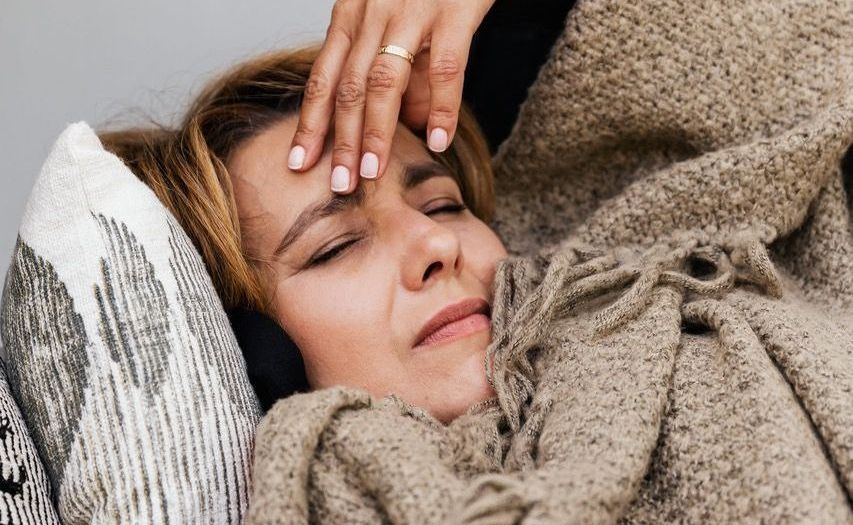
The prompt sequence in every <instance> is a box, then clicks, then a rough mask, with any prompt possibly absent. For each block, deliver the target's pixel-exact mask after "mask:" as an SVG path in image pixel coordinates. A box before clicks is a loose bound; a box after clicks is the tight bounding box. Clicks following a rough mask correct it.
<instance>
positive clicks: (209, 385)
mask: <svg viewBox="0 0 853 525" xmlns="http://www.w3.org/2000/svg"><path fill="white" fill-rule="evenodd" d="M0 316H2V317H0V328H2V337H3V343H4V345H5V347H6V352H7V356H8V357H7V358H8V363H7V371H8V379H9V384H10V387H11V389H12V391H13V393H14V394H15V397H16V399H17V401H18V404H19V405H20V408H21V411H22V412H23V414H24V418H25V420H26V422H27V425H28V426H29V429H30V434H31V435H32V438H33V441H34V443H35V445H36V447H37V448H38V451H39V453H40V455H41V457H42V460H43V461H44V463H45V468H46V470H47V472H48V476H49V478H50V481H51V485H52V487H53V491H54V498H55V502H56V508H57V510H58V512H59V514H60V517H61V518H62V520H63V521H64V522H69V523H81V522H85V523H165V522H170V523H239V522H240V521H241V519H242V516H243V512H244V510H245V508H246V504H247V489H248V483H249V469H250V466H251V453H252V450H251V448H252V441H253V436H254V431H255V427H256V425H257V422H258V420H259V418H260V410H259V406H258V402H257V398H256V397H255V394H254V392H253V390H252V387H251V385H250V383H249V379H248V377H247V374H246V371H245V363H244V361H243V357H242V354H241V352H240V349H239V347H238V346H237V342H236V339H235V337H234V334H233V332H232V330H231V327H230V325H229V323H228V319H227V317H226V315H225V312H224V310H223V308H222V304H221V302H220V300H219V298H218V297H217V296H216V294H215V291H214V289H213V286H212V284H211V281H210V278H209V276H208V274H207V272H206V270H205V268H204V265H203V262H202V260H201V257H200V256H199V254H198V252H197V251H196V250H195V248H194V247H193V245H192V243H191V241H190V240H189V238H188V237H187V236H186V234H185V233H184V232H183V230H182V229H181V227H180V226H179V225H178V223H177V222H176V220H175V219H174V217H173V216H172V215H171V213H170V212H169V211H168V210H167V209H166V208H165V207H164V206H163V205H162V204H161V203H160V201H159V200H158V199H157V197H156V196H155V195H154V193H153V192H152V191H151V190H150V189H149V188H148V187H147V186H145V185H144V184H143V183H142V182H140V181H139V180H138V179H137V178H136V177H135V176H134V175H133V173H132V172H131V171H130V170H129V168H127V167H126V166H125V165H124V163H123V162H122V161H121V160H120V159H119V158H118V157H116V156H115V155H113V154H111V153H109V152H107V151H106V150H104V149H103V147H102V145H101V143H100V141H99V140H98V137H97V136H96V135H95V133H94V132H93V131H92V129H91V128H90V127H89V126H88V125H87V124H86V123H85V122H79V123H76V124H71V125H69V126H68V128H66V129H65V131H64V132H63V133H62V134H61V135H60V137H59V138H58V140H57V142H56V144H55V145H54V147H53V150H52V151H51V153H50V155H49V157H48V159H47V161H46V162H45V164H44V166H43V167H42V171H41V174H40V175H39V177H38V180H37V181H36V184H35V186H34V188H33V191H32V194H31V195H30V199H29V201H28V203H27V207H26V211H25V214H24V218H23V221H22V224H21V227H20V231H19V237H18V243H17V246H16V248H15V252H14V255H13V260H12V263H11V266H10V268H9V272H8V275H7V278H6V284H5V287H4V292H3V305H2V313H0Z"/></svg>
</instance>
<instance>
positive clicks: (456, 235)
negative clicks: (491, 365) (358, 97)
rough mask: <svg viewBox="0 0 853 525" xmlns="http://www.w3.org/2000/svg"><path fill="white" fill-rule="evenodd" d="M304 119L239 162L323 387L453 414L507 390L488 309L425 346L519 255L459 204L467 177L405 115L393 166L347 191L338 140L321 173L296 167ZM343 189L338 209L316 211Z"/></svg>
mask: <svg viewBox="0 0 853 525" xmlns="http://www.w3.org/2000/svg"><path fill="white" fill-rule="evenodd" d="M295 126H296V117H295V116H294V117H289V118H287V119H284V120H282V121H280V122H279V123H278V124H276V125H274V126H272V127H271V128H269V129H267V130H266V131H264V132H262V133H260V134H259V135H257V136H255V137H253V138H252V139H250V140H249V141H247V142H246V143H244V144H242V145H241V146H240V147H239V148H238V149H237V150H236V151H235V152H234V154H233V155H232V157H231V158H230V159H229V162H228V169H229V172H230V174H231V177H232V182H233V186H234V192H235V199H236V201H237V208H238V212H239V216H240V222H241V228H242V230H243V232H244V244H245V245H246V249H247V251H248V252H249V253H250V254H252V256H254V257H258V258H261V259H265V260H268V261H270V264H269V265H268V268H267V270H266V271H265V272H266V273H265V277H264V280H265V283H264V284H265V286H268V287H269V290H270V291H271V293H272V297H273V309H274V315H275V317H276V318H277V319H276V320H277V321H278V323H279V324H280V325H281V326H282V328H284V330H285V331H286V332H287V333H288V334H289V335H290V337H291V338H292V339H293V341H294V342H295V343H296V344H297V345H298V346H299V348H300V350H301V351H302V357H303V360H304V362H305V370H306V375H307V377H308V382H309V384H310V385H311V387H312V388H323V387H327V386H332V385H348V386H353V387H360V388H363V389H366V390H367V391H368V392H370V394H371V395H372V396H374V397H383V396H385V395H387V394H390V393H394V394H397V395H398V396H399V397H401V398H402V399H404V400H406V401H408V402H410V403H413V404H415V405H418V406H421V407H423V408H426V409H427V410H429V411H430V412H431V413H432V414H433V415H434V416H435V417H437V418H438V419H440V420H441V421H445V422H447V421H450V420H452V419H453V418H454V417H456V416H458V415H460V414H462V413H463V412H464V411H465V410H466V409H467V408H468V407H469V406H471V405H472V404H474V403H476V402H478V401H482V400H484V399H488V398H490V397H493V396H494V392H493V390H492V389H491V387H490V385H489V383H488V381H487V380H486V374H485V369H484V358H485V350H486V346H487V345H488V343H489V339H490V326H489V324H488V318H487V317H485V316H483V315H479V316H478V315H474V316H471V317H468V318H467V319H465V320H464V321H462V322H461V323H458V324H457V325H456V328H457V330H456V331H454V330H453V329H450V330H445V331H443V333H440V334H439V337H438V338H435V337H433V338H431V339H430V340H429V342H428V343H427V344H421V345H418V342H419V341H418V335H419V333H420V332H421V330H422V328H423V327H424V325H425V324H426V323H427V321H428V320H430V318H432V317H433V315H435V314H436V313H437V312H438V311H439V310H441V309H442V308H444V307H446V306H448V305H451V304H454V303H458V302H460V301H462V300H465V299H472V298H474V299H480V300H485V301H486V302H488V304H489V305H491V303H492V297H491V292H492V282H493V280H494V273H495V265H496V263H497V261H498V260H499V259H501V258H503V257H505V256H506V255H507V252H506V250H505V249H504V246H503V244H502V243H501V241H500V239H499V238H498V237H497V235H496V234H495V233H494V232H493V231H492V230H491V229H490V228H489V227H488V226H487V225H486V224H485V223H483V222H482V221H481V220H479V219H478V218H476V217H475V216H474V214H473V213H471V212H470V211H469V210H467V209H464V210H458V208H457V207H458V205H460V204H463V201H462V195H461V192H460V189H459V186H458V184H457V183H456V182H455V179H454V178H453V174H452V173H450V172H449V171H446V170H445V169H444V168H443V167H442V166H441V165H440V164H437V163H435V162H434V161H433V160H432V159H431V157H430V155H429V153H428V152H427V150H426V149H425V147H424V145H423V143H422V142H421V141H419V140H418V139H417V138H416V137H415V136H414V134H412V132H411V131H410V130H409V129H408V128H406V127H405V126H403V125H402V124H398V126H397V131H396V134H395V137H394V141H393V146H392V151H391V160H390V163H389V166H388V169H387V171H386V174H385V175H384V176H383V177H382V178H381V179H378V180H367V179H360V180H359V182H358V187H357V188H356V191H355V192H353V193H352V194H350V195H337V194H334V193H333V192H332V191H331V189H330V185H329V179H330V176H329V174H330V172H331V168H332V167H331V165H330V162H331V148H330V145H331V144H332V139H333V137H331V136H330V137H327V142H326V148H327V149H326V151H325V152H324V155H323V157H322V158H321V159H320V161H318V162H317V164H316V165H315V166H314V167H313V168H312V169H311V170H309V171H307V172H304V173H295V172H291V171H290V170H289V169H288V168H287V146H288V144H290V140H291V138H292V137H293V134H294V131H295ZM336 195H337V196H336ZM333 196H336V197H334V198H333ZM359 196H360V197H361V198H359ZM330 198H333V200H332V201H331V202H332V204H331V205H330V206H327V207H326V209H325V211H323V212H321V213H310V212H311V210H316V209H317V208H315V206H317V205H318V203H322V204H327V203H328V201H327V199H330ZM309 213H310V215H309ZM289 232H290V233H289ZM295 232H301V234H297V235H294V233H295ZM283 239H286V241H285V243H284V245H283V244H282V241H283ZM459 325H463V326H461V327H460V326H459ZM460 328H461V329H462V330H461V331H460V330H459V329H460ZM441 336H443V338H442V337H441Z"/></svg>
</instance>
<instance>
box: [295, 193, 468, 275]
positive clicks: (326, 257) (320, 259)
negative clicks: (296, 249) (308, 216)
mask: <svg viewBox="0 0 853 525" xmlns="http://www.w3.org/2000/svg"><path fill="white" fill-rule="evenodd" d="M467 208H468V207H467V206H466V205H465V204H461V203H453V204H447V205H445V206H440V207H438V208H436V209H434V210H430V211H428V212H424V213H425V214H426V215H433V214H436V213H462V211H464V210H466V209H467ZM360 240H361V238H357V239H350V240H348V241H344V242H342V243H340V244H338V245H336V246H333V247H331V248H329V249H328V250H326V251H325V252H323V253H321V254H319V255H317V256H315V257H313V258H312V259H311V260H310V261H308V264H306V266H307V267H309V268H311V267H314V266H320V265H323V264H325V263H327V262H329V261H331V260H333V259H335V258H337V257H338V256H339V255H341V254H342V253H343V252H345V251H346V250H347V249H349V248H350V247H351V246H352V245H354V244H355V243H357V242H359V241H360Z"/></svg>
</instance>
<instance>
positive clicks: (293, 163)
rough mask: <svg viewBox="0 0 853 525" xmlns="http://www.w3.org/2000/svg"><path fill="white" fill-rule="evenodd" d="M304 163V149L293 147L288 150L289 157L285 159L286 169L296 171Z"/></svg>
mask: <svg viewBox="0 0 853 525" xmlns="http://www.w3.org/2000/svg"><path fill="white" fill-rule="evenodd" d="M304 162H305V148H303V147H302V146H293V147H292V148H290V155H288V157H287V167H288V168H290V169H292V170H298V169H300V168H301V167H302V164H303V163H304Z"/></svg>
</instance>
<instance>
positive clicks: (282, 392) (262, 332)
mask: <svg viewBox="0 0 853 525" xmlns="http://www.w3.org/2000/svg"><path fill="white" fill-rule="evenodd" d="M226 313H227V314H228V319H229V320H230V321H231V327H232V328H233V330H234V334H235V335H236V336H237V344H238V345H240V349H241V350H242V351H243V358H244V359H245V361H246V370H247V372H248V375H249V381H250V382H251V383H252V387H253V388H254V389H255V393H256V394H257V396H258V400H259V401H260V403H261V408H262V409H263V410H264V412H266V411H267V410H269V408H270V407H271V406H272V405H273V404H275V402H276V401H278V400H279V399H281V398H283V397H287V396H289V395H291V394H294V393H296V392H307V391H308V389H309V388H308V379H307V378H306V376H305V363H304V362H303V361H302V353H301V352H300V351H299V347H297V346H296V343H294V342H293V340H292V339H291V338H290V336H288V335H287V333H286V332H285V331H284V330H283V329H282V328H281V327H280V326H279V325H278V323H277V322H275V321H274V320H273V319H270V318H269V317H267V316H266V315H264V314H262V313H260V312H257V311H255V310H250V309H247V308H233V309H230V310H227V311H226Z"/></svg>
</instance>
